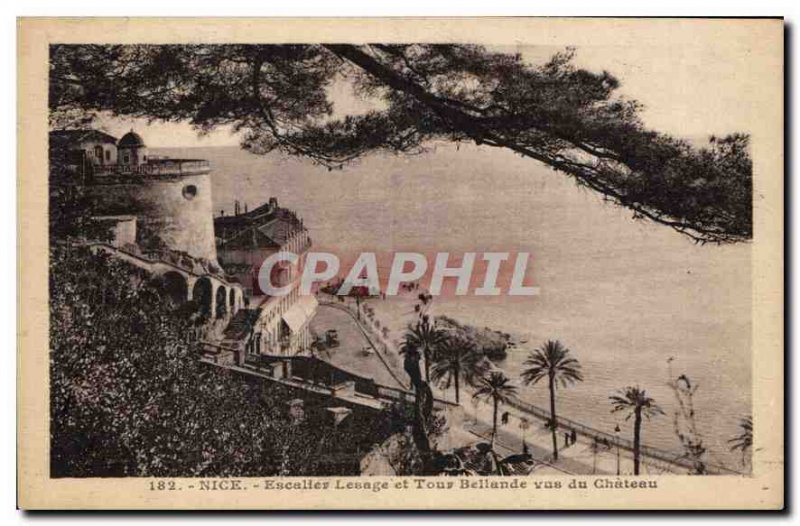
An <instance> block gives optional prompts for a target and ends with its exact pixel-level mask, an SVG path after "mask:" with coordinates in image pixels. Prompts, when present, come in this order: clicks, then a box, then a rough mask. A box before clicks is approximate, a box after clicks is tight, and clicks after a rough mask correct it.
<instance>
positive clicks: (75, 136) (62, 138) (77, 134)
mask: <svg viewBox="0 0 800 526" xmlns="http://www.w3.org/2000/svg"><path fill="white" fill-rule="evenodd" d="M50 141H51V142H59V143H62V144H79V143H82V142H87V141H95V142H103V143H109V144H117V138H116V137H114V136H113V135H109V134H107V133H105V132H101V131H100V130H91V129H88V130H55V131H51V132H50Z"/></svg>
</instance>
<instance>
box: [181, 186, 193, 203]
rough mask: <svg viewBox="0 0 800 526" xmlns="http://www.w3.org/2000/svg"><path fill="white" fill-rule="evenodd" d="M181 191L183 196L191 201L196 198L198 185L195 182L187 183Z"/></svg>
mask: <svg viewBox="0 0 800 526" xmlns="http://www.w3.org/2000/svg"><path fill="white" fill-rule="evenodd" d="M181 193H182V194H183V197H185V198H186V199H188V200H190V201H191V200H192V199H194V196H196V195H197V187H196V186H195V185H193V184H187V185H186V186H184V187H183V191H182V192H181Z"/></svg>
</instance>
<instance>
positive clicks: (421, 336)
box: [405, 316, 447, 382]
mask: <svg viewBox="0 0 800 526" xmlns="http://www.w3.org/2000/svg"><path fill="white" fill-rule="evenodd" d="M446 337H447V334H446V333H445V332H444V331H443V330H441V329H440V328H438V327H437V326H436V323H431V322H430V319H429V318H428V316H422V317H421V318H420V320H419V321H418V322H417V324H416V325H412V326H409V327H408V330H407V331H406V335H405V345H406V346H409V347H412V346H413V347H416V348H417V349H418V350H420V351H422V356H424V357H425V381H426V382H430V380H431V371H430V369H431V361H432V360H433V358H434V356H435V354H436V351H437V349H438V347H439V346H440V345H442V344H443V343H444V341H445V339H446Z"/></svg>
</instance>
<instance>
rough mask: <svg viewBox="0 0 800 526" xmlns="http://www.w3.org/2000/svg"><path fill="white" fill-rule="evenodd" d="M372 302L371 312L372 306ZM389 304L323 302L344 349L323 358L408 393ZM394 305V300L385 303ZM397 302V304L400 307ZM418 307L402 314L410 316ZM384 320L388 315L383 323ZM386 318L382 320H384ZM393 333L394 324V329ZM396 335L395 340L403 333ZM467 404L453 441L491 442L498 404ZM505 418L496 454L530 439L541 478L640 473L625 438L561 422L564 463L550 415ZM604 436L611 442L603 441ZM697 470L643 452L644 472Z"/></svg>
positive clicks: (509, 408)
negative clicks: (571, 436) (570, 438)
mask: <svg viewBox="0 0 800 526" xmlns="http://www.w3.org/2000/svg"><path fill="white" fill-rule="evenodd" d="M370 303H371V304H372V308H371V311H372V312H371V313H369V314H368V309H365V308H364V306H365V305H366V304H370ZM383 303H384V302H383V301H380V300H375V301H373V302H362V303H361V309H360V313H359V312H358V311H357V307H356V304H355V302H352V301H351V300H345V301H339V300H338V299H334V298H333V297H330V296H324V297H320V305H321V309H320V312H319V313H318V316H317V319H315V320H314V321H313V322H312V323H313V324H314V325H316V327H317V330H318V331H323V330H325V329H327V328H337V330H338V331H339V333H340V340H341V345H340V346H339V347H337V348H334V349H329V350H326V351H324V352H323V354H322V355H321V356H320V358H323V359H325V360H326V361H330V363H332V364H333V365H336V366H337V367H341V368H343V369H345V370H348V371H351V372H353V373H356V374H364V375H371V376H372V377H374V378H375V379H376V381H377V380H378V379H380V381H381V382H382V383H385V384H387V385H398V386H400V387H402V388H404V389H407V388H408V385H407V384H408V381H407V378H406V374H405V372H404V371H403V368H402V356H400V355H399V353H398V345H397V342H395V341H392V340H391V339H390V338H389V337H386V333H385V332H384V331H382V330H380V329H379V327H383V326H387V327H388V322H387V321H386V318H387V317H388V316H389V315H391V314H393V315H395V316H397V312H396V310H395V312H388V313H387V312H385V311H384V309H382V305H381V304H383ZM386 303H388V302H386ZM396 307H397V305H394V308H395V309H396ZM411 313H413V309H408V312H403V313H402V314H411ZM382 315H383V318H382ZM381 319H382V320H383V321H378V320H381ZM395 325H396V324H395ZM393 328H394V326H393ZM396 333H397V331H396V330H395V331H389V335H390V336H391V335H394V336H397V334H396ZM431 388H432V390H433V393H434V396H435V397H436V398H440V399H443V400H451V401H452V398H453V394H452V391H451V390H447V391H443V390H442V389H440V388H439V387H438V386H436V385H432V386H431ZM461 404H462V406H463V407H464V415H465V416H464V419H463V423H462V424H461V425H459V426H456V427H455V428H451V429H450V431H449V434H450V437H449V442H450V444H451V445H454V446H462V445H469V444H474V443H476V442H484V441H486V442H488V441H490V440H491V435H492V405H491V404H490V403H487V402H482V401H481V402H478V401H477V400H474V399H473V398H472V393H471V392H470V390H469V387H466V388H464V389H463V391H462V393H461ZM504 413H505V418H504V419H503V422H502V423H498V432H497V436H496V438H495V449H496V450H497V451H498V452H499V453H501V454H503V455H506V454H507V455H511V454H518V453H521V452H522V451H523V440H524V442H525V444H526V446H527V449H528V451H529V452H530V454H531V455H532V456H533V458H534V459H535V460H536V461H537V463H538V466H537V469H535V470H534V473H536V474H559V473H560V474H574V475H591V474H597V475H616V474H620V475H631V474H633V452H632V445H631V444H630V443H629V441H628V440H625V439H623V438H619V437H614V436H609V435H607V434H605V433H603V432H601V431H599V430H594V429H592V428H591V427H589V426H586V425H584V424H581V423H578V422H574V421H571V420H570V419H568V418H562V417H559V425H560V426H561V427H560V428H559V431H558V433H557V439H558V444H559V458H558V461H555V460H554V459H553V455H552V437H551V433H550V431H549V430H548V429H547V428H546V426H545V421H546V419H547V417H548V416H549V413H548V412H547V411H545V410H543V409H541V408H538V407H535V406H532V405H531V404H528V403H526V402H524V401H522V400H519V399H515V400H513V401H512V403H511V404H505V405H503V406H501V408H500V414H504ZM572 429H575V431H576V435H577V440H576V441H575V442H574V443H571V444H570V445H568V446H565V441H564V438H563V434H564V432H565V431H567V430H572ZM603 439H605V440H603ZM708 468H709V473H711V474H739V473H738V472H737V471H735V470H732V469H729V468H726V467H723V466H714V465H711V466H708ZM690 469H691V464H689V463H688V462H687V461H686V460H685V459H682V458H681V456H680V453H676V452H672V451H666V450H658V449H655V448H649V447H647V446H644V445H643V447H642V456H641V470H640V471H641V474H645V475H646V474H651V475H657V474H665V473H675V474H680V473H687V472H689V471H690Z"/></svg>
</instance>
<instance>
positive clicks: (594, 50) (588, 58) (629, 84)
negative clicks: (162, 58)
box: [101, 41, 759, 147]
mask: <svg viewBox="0 0 800 526" xmlns="http://www.w3.org/2000/svg"><path fill="white" fill-rule="evenodd" d="M706 42H707V41H706ZM495 49H496V50H498V51H510V52H514V51H519V52H520V53H522V55H523V57H524V58H525V59H526V60H528V61H529V62H531V63H541V62H544V61H546V60H547V59H548V58H549V57H550V56H551V55H552V54H553V53H554V52H557V51H559V50H562V49H564V48H563V47H562V46H519V47H510V46H509V47H502V48H495ZM748 51H749V50H748V49H746V48H743V47H742V46H738V45H736V42H715V43H714V45H713V46H709V45H692V43H691V42H687V43H686V45H681V46H670V47H665V46H662V47H660V48H659V47H654V46H652V45H641V46H630V45H619V46H617V45H614V46H607V45H604V46H580V47H577V55H576V63H577V64H578V65H579V66H581V67H584V68H586V69H589V70H593V71H601V70H607V71H609V72H611V73H612V74H613V75H615V76H616V77H617V78H619V79H620V80H621V83H622V86H621V88H620V90H619V92H620V94H622V95H624V96H625V97H627V98H630V99H635V100H638V101H639V102H641V103H642V104H643V105H644V110H643V112H642V117H643V119H644V121H645V123H646V124H647V125H648V126H649V127H650V128H652V129H655V130H658V131H661V132H665V133H669V134H672V135H675V136H680V137H687V138H696V137H703V136H707V135H710V134H717V135H722V134H727V133H732V132H747V131H748V130H750V129H751V128H752V125H753V120H752V119H753V118H756V117H757V115H756V114H755V112H754V111H753V105H752V104H748V101H747V99H744V98H743V97H742V95H743V94H749V93H757V90H758V89H759V86H758V82H759V78H758V77H757V76H756V75H737V72H741V71H748V69H751V67H752V66H753V63H752V61H753V60H754V59H755V58H756V57H753V56H752V55H751V54H750V53H749V52H748ZM331 98H332V100H333V101H334V104H335V106H336V109H335V111H336V113H337V114H344V113H347V112H348V111H352V110H359V109H362V110H363V108H364V107H365V102H364V101H361V100H358V99H357V98H356V97H355V96H354V94H353V93H352V91H351V89H350V86H349V85H348V84H346V83H344V82H342V83H337V84H335V85H334V86H332V88H331ZM101 127H103V128H104V129H106V130H107V131H108V132H109V133H112V134H114V135H116V136H121V135H122V134H124V133H125V132H127V131H128V130H129V129H131V128H135V129H136V130H137V131H139V132H140V133H142V134H143V135H144V136H145V137H146V138H147V142H148V144H150V145H158V146H159V147H186V146H227V145H237V144H238V140H237V138H236V136H234V135H232V134H231V133H230V130H229V129H218V130H215V131H213V132H212V133H210V134H208V135H206V136H203V137H200V136H198V134H197V133H196V132H195V131H194V130H193V129H192V128H191V126H189V125H188V124H186V123H147V122H146V121H145V120H141V119H104V120H103V122H102V124H101Z"/></svg>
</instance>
